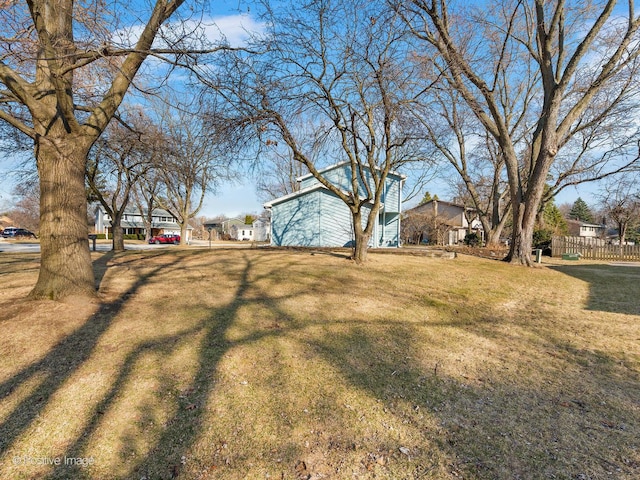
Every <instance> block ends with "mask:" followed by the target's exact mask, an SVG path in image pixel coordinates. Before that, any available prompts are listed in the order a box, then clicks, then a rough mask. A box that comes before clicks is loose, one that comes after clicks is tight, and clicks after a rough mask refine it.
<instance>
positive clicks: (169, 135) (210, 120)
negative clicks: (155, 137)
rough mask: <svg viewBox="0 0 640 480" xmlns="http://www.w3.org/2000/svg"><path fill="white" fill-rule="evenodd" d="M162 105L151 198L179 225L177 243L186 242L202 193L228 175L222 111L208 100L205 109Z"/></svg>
mask: <svg viewBox="0 0 640 480" xmlns="http://www.w3.org/2000/svg"><path fill="white" fill-rule="evenodd" d="M168 105H169V104H168V103H165V104H164V105H160V106H159V108H161V109H162V111H161V112H160V113H161V115H162V120H161V128H162V131H163V132H164V136H165V141H164V147H165V148H164V150H163V151H161V152H159V154H158V158H157V161H156V165H155V169H156V172H157V174H158V175H159V178H160V180H161V184H160V188H161V190H160V192H159V194H158V195H156V197H155V201H156V203H157V204H158V205H160V206H161V207H162V208H164V209H165V210H167V211H169V212H170V213H171V214H172V215H173V216H174V217H175V218H176V220H177V222H178V224H179V225H180V243H181V244H185V243H186V242H187V229H188V227H189V222H190V221H191V220H192V219H193V218H195V217H196V216H197V215H198V212H200V210H201V208H202V204H203V202H204V198H205V195H206V193H207V192H208V191H211V190H212V189H213V188H214V187H215V185H216V183H217V182H219V181H220V180H222V179H225V178H229V177H230V176H231V172H230V167H231V162H230V156H229V155H228V154H227V152H226V150H225V148H226V146H227V145H228V143H227V141H228V140H229V138H228V135H227V133H228V131H227V125H226V122H225V120H224V119H223V118H222V115H221V114H220V113H219V112H217V111H216V108H215V107H213V106H212V105H211V104H209V105H208V107H207V112H206V113H203V112H202V111H201V109H200V107H199V106H198V107H196V108H193V107H192V108H191V109H189V108H188V107H187V106H184V105H177V106H176V108H169V107H168Z"/></svg>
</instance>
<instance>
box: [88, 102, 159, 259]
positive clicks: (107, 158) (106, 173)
mask: <svg viewBox="0 0 640 480" xmlns="http://www.w3.org/2000/svg"><path fill="white" fill-rule="evenodd" d="M129 113H130V115H128V116H127V117H128V121H129V124H130V126H129V125H124V124H122V123H119V122H118V123H111V124H110V126H108V127H107V130H106V132H105V134H104V135H103V136H102V137H101V138H100V139H98V141H97V142H96V143H95V144H94V145H93V148H92V149H91V151H90V153H89V161H88V162H87V184H88V186H89V188H90V190H91V192H92V194H93V195H94V196H95V198H96V199H97V200H98V202H99V203H100V204H101V205H102V207H103V208H104V209H105V211H106V213H107V214H108V215H109V216H110V217H111V228H112V242H113V250H114V251H116V252H122V251H124V235H123V230H122V217H123V215H124V213H125V211H126V209H127V207H128V206H129V204H130V201H131V197H132V193H133V190H134V188H135V186H136V184H137V183H139V182H140V179H141V178H142V177H144V176H146V174H147V173H148V172H149V170H151V168H152V167H153V163H152V161H151V160H152V159H153V155H149V152H150V151H151V150H152V148H153V145H154V139H155V138H156V135H155V132H154V130H153V125H152V124H151V123H150V121H149V119H148V118H146V116H144V115H143V113H142V112H140V111H132V112H129Z"/></svg>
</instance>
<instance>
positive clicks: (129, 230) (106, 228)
mask: <svg viewBox="0 0 640 480" xmlns="http://www.w3.org/2000/svg"><path fill="white" fill-rule="evenodd" d="M121 225H122V230H123V233H124V234H125V235H145V233H146V231H145V226H144V222H143V220H142V213H140V210H138V209H137V208H133V207H127V208H126V209H125V212H124V214H123V216H122V221H121ZM192 230H193V227H188V228H187V241H190V240H191V231H192ZM94 232H95V233H98V234H105V235H106V237H107V238H111V217H110V216H109V215H108V214H107V212H106V211H105V210H104V208H103V207H102V206H98V207H97V208H96V210H95V225H94ZM164 233H173V234H177V235H180V225H178V221H177V220H176V219H175V217H174V216H173V215H171V214H170V213H169V212H167V211H166V210H162V209H159V208H157V209H155V210H153V212H152V214H151V235H150V236H152V237H153V236H156V235H162V234H164Z"/></svg>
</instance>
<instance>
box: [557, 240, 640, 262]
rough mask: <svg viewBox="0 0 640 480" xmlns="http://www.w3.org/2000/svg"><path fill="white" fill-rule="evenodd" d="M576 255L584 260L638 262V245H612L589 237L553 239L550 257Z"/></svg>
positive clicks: (639, 248) (639, 258)
mask: <svg viewBox="0 0 640 480" xmlns="http://www.w3.org/2000/svg"><path fill="white" fill-rule="evenodd" d="M567 253H577V254H580V258H584V259H585V260H640V245H612V244H610V243H608V241H607V240H603V239H601V238H589V237H553V238H552V239H551V255H552V256H554V257H561V256H562V255H563V254H567Z"/></svg>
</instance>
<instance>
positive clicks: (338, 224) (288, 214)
mask: <svg viewBox="0 0 640 480" xmlns="http://www.w3.org/2000/svg"><path fill="white" fill-rule="evenodd" d="M320 173H321V174H322V175H323V176H324V178H326V179H327V180H328V181H329V182H331V183H332V184H333V185H335V186H337V187H338V188H340V189H341V190H343V191H345V192H348V191H350V190H351V168H350V164H349V162H343V163H339V164H336V165H332V166H330V167H327V168H325V169H322V170H320ZM365 176H366V177H367V178H365V179H360V182H363V181H368V182H369V184H370V185H371V186H372V190H373V180H372V179H371V177H370V170H365ZM404 179H405V177H404V175H401V174H398V173H395V172H390V173H389V175H388V176H387V180H386V182H385V187H384V191H383V194H382V202H381V206H380V211H379V212H378V215H377V217H376V223H375V225H374V229H373V235H372V238H371V241H370V244H369V245H370V247H397V246H398V245H399V241H400V213H401V206H402V183H403V181H404ZM297 180H298V182H299V184H300V189H299V190H298V191H297V192H294V193H291V194H289V195H286V196H284V197H280V198H277V199H275V200H272V201H270V202H267V203H265V204H264V207H265V208H268V209H271V245H274V246H300V247H344V246H350V245H351V244H352V242H353V240H354V236H353V227H352V221H353V220H352V217H351V212H350V211H349V207H347V205H345V203H344V202H343V201H342V200H340V198H338V197H337V196H336V195H335V194H334V193H332V192H331V191H329V190H328V189H327V188H326V187H325V186H324V185H322V184H321V183H320V182H318V180H317V179H316V178H315V177H314V176H313V175H311V174H308V175H305V176H303V177H300V178H298V179H297ZM362 186H363V188H364V185H362ZM371 207H372V205H370V204H368V205H365V206H364V207H363V212H362V213H363V215H362V217H363V227H364V226H365V224H366V218H367V216H368V214H369V212H370V211H371Z"/></svg>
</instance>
